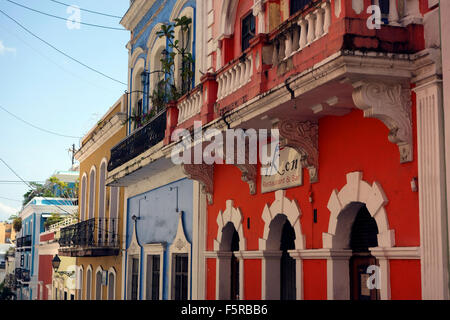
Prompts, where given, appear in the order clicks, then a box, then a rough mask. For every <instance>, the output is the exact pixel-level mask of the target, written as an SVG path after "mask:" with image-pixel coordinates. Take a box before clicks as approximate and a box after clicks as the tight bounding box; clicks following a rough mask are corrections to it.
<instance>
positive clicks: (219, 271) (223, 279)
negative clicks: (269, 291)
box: [214, 200, 247, 300]
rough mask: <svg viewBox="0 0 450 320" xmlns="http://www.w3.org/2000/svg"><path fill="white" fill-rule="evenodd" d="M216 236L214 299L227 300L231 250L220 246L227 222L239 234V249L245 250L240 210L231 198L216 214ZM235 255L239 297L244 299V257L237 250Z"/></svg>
mask: <svg viewBox="0 0 450 320" xmlns="http://www.w3.org/2000/svg"><path fill="white" fill-rule="evenodd" d="M216 221H217V226H218V230H217V236H216V239H214V251H215V252H216V258H217V260H216V299H218V300H219V299H220V300H223V299H224V300H228V299H229V298H230V297H229V295H230V290H231V288H230V278H229V277H230V268H229V266H230V261H231V257H232V253H231V251H224V250H223V248H222V241H223V229H224V228H225V226H226V225H227V224H228V223H230V222H231V223H232V224H233V226H234V229H235V230H236V232H237V233H238V235H239V251H246V250H247V241H246V238H245V236H244V227H243V225H242V221H243V217H242V213H241V210H240V209H239V208H235V207H234V202H233V200H227V201H226V209H225V211H223V212H222V210H221V211H219V214H218V215H217V219H216ZM235 255H236V257H237V258H238V259H239V297H240V299H241V300H243V299H244V291H243V290H244V274H243V273H244V259H243V258H242V256H241V255H240V254H239V252H237V253H236V254H235Z"/></svg>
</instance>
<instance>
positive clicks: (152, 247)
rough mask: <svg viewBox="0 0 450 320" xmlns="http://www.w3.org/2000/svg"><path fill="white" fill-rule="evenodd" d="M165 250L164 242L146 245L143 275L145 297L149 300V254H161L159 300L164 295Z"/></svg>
mask: <svg viewBox="0 0 450 320" xmlns="http://www.w3.org/2000/svg"><path fill="white" fill-rule="evenodd" d="M164 251H165V246H164V244H162V243H150V244H145V245H144V266H143V271H142V272H143V276H144V287H145V290H144V292H143V299H144V300H147V276H148V274H147V263H148V256H159V300H162V295H163V278H164V272H163V271H164Z"/></svg>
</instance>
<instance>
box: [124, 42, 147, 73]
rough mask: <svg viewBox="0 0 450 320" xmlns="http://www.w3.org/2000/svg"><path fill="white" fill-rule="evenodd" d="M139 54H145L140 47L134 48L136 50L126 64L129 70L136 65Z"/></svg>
mask: <svg viewBox="0 0 450 320" xmlns="http://www.w3.org/2000/svg"><path fill="white" fill-rule="evenodd" d="M141 54H145V51H144V49H142V48H141V47H138V48H136V50H134V52H133V55H132V56H131V58H130V61H129V62H128V67H129V68H132V67H133V66H134V65H135V64H136V61H137V59H138V58H139V56H140V55H141Z"/></svg>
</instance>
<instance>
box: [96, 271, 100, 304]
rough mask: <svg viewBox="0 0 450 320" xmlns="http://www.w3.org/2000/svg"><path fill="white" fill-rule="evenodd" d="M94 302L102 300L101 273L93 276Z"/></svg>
mask: <svg viewBox="0 0 450 320" xmlns="http://www.w3.org/2000/svg"><path fill="white" fill-rule="evenodd" d="M95 300H102V271H101V270H99V271H97V274H96V275H95Z"/></svg>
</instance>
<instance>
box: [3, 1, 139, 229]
mask: <svg viewBox="0 0 450 320" xmlns="http://www.w3.org/2000/svg"><path fill="white" fill-rule="evenodd" d="M14 2H16V3H19V4H22V5H25V6H28V7H31V8H33V9H36V10H39V11H42V12H45V13H48V14H53V15H56V16H60V17H65V18H70V17H72V18H76V12H74V11H70V8H69V9H68V7H67V6H65V5H61V4H57V3H55V2H54V1H51V0H14ZM60 2H63V3H66V4H70V5H71V6H78V7H80V8H82V9H88V10H93V11H98V12H102V13H107V14H111V15H115V16H123V15H124V13H125V12H126V10H127V9H128V6H129V0H60ZM0 10H1V11H3V12H5V13H7V14H8V15H9V16H11V17H12V18H14V19H16V20H17V21H18V22H19V23H20V24H22V25H23V26H24V27H26V28H27V29H29V30H30V31H32V32H33V33H35V34H36V35H37V36H39V37H41V38H42V39H44V40H45V41H47V42H49V43H50V44H52V45H53V46H55V47H56V48H58V49H59V50H62V51H63V52H65V53H66V54H68V55H70V56H72V57H73V58H75V59H77V60H80V61H81V62H82V63H84V64H86V65H88V66H89V67H92V68H94V69H97V70H98V71H100V72H102V73H104V74H106V75H108V76H110V77H112V78H114V79H116V80H119V81H121V82H124V83H126V82H127V72H128V69H127V68H128V67H127V66H128V51H127V49H126V48H125V46H126V44H127V42H128V41H129V39H130V33H129V32H128V31H121V30H109V29H103V28H98V27H91V26H88V25H80V28H79V29H77V28H73V26H74V24H73V20H72V21H69V23H68V22H67V21H66V20H59V19H55V18H52V17H48V16H45V15H42V14H39V13H36V12H32V11H29V10H27V9H25V8H22V7H19V6H17V5H15V4H13V3H11V2H10V1H8V0H0ZM68 10H69V11H68ZM80 13H81V15H80V21H81V22H83V23H90V24H97V25H104V26H110V27H115V28H122V26H121V25H120V24H119V21H120V19H119V18H112V17H106V16H101V15H96V14H91V13H88V12H85V11H80ZM74 14H75V15H74ZM75 27H76V25H75ZM126 89H127V87H126V85H123V84H120V83H117V82H114V81H112V80H110V79H108V78H106V77H103V76H101V75H99V74H97V73H94V72H92V71H91V70H89V69H87V68H85V67H83V66H81V65H79V64H77V63H75V62H73V61H72V60H70V59H68V58H67V57H65V56H64V55H62V54H60V53H58V52H57V51H55V50H53V49H51V48H50V47H48V46H47V45H45V44H44V43H43V42H41V41H40V40H38V39H36V38H34V37H33V36H31V35H30V34H28V33H26V31H24V30H23V29H21V28H20V27H19V26H18V25H17V24H15V23H14V22H13V21H11V20H10V19H8V18H7V17H6V16H4V15H3V14H2V13H1V12H0V107H3V108H5V109H6V110H8V111H9V112H11V113H13V114H15V115H17V116H18V117H20V118H22V119H24V120H25V121H28V122H29V123H31V124H33V125H35V126H38V127H41V128H44V129H46V130H49V131H52V132H56V133H58V134H62V135H66V136H73V138H67V137H60V136H56V135H51V134H49V133H46V132H42V131H39V130H37V129H35V128H33V127H31V126H28V125H26V124H25V123H23V122H20V121H19V120H17V119H16V118H14V117H13V116H11V115H10V114H8V113H7V112H5V111H4V110H2V109H1V108H0V159H3V160H4V161H5V162H6V163H8V164H9V166H11V168H12V169H13V170H14V171H16V172H17V173H18V174H19V176H20V177H21V178H23V179H25V180H26V181H45V180H46V179H48V178H49V177H50V176H51V175H52V174H53V173H54V172H55V171H57V170H68V169H69V168H70V167H71V154H70V153H69V152H68V150H69V149H70V148H71V146H72V144H75V147H76V148H78V147H79V145H80V138H81V137H82V136H83V135H85V134H86V133H87V132H88V131H89V130H90V129H91V128H92V127H93V126H94V125H95V124H96V123H97V121H98V120H99V119H100V118H101V117H102V115H103V114H104V113H105V112H106V111H107V110H108V109H109V108H110V107H111V106H112V105H113V104H114V103H115V102H116V101H117V100H118V99H119V98H120V97H121V95H122V94H123V93H124V91H125V90H126ZM75 137H78V138H75ZM18 180H19V178H17V177H16V176H15V175H14V174H13V173H12V172H11V171H10V170H9V169H8V168H7V167H6V166H5V165H4V164H3V163H1V162H0V221H4V220H6V219H8V218H9V217H10V216H11V215H12V214H15V213H17V212H18V211H19V210H20V208H21V206H22V200H23V194H24V193H26V192H27V191H28V189H29V187H28V186H27V185H25V184H24V183H17V182H14V183H11V182H9V181H18Z"/></svg>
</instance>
